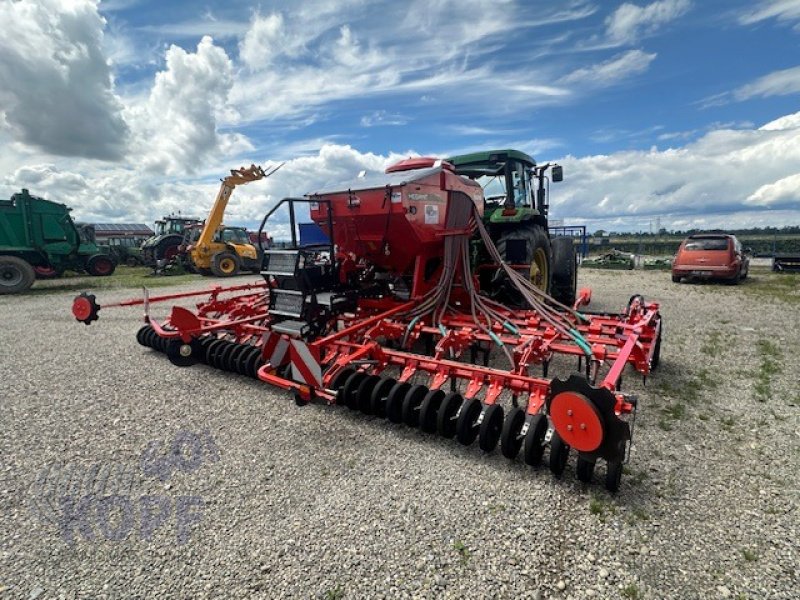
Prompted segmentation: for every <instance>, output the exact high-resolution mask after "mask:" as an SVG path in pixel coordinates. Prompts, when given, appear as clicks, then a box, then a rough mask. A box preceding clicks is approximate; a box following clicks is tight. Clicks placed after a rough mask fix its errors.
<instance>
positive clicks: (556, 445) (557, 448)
mask: <svg viewBox="0 0 800 600" xmlns="http://www.w3.org/2000/svg"><path fill="white" fill-rule="evenodd" d="M567 460H569V445H568V444H567V443H566V442H565V441H564V440H562V439H561V436H560V435H558V432H557V431H553V437H552V438H550V471H552V472H553V475H555V476H556V478H557V479H560V478H561V476H562V475H563V474H564V469H565V468H566V466H567Z"/></svg>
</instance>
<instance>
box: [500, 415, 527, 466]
mask: <svg viewBox="0 0 800 600" xmlns="http://www.w3.org/2000/svg"><path fill="white" fill-rule="evenodd" d="M524 425H525V411H524V410H522V409H521V408H519V407H515V408H513V409H511V412H510V413H508V416H507V417H506V420H505V422H504V423H503V431H502V433H501V434H500V452H501V453H502V454H503V456H505V457H506V458H507V459H509V460H514V459H515V458H516V457H517V454H519V450H520V448H521V447H522V442H523V440H524V438H523V437H522V427H523V426H524Z"/></svg>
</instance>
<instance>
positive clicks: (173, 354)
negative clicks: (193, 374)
mask: <svg viewBox="0 0 800 600" xmlns="http://www.w3.org/2000/svg"><path fill="white" fill-rule="evenodd" d="M193 350H194V348H193V347H192V345H191V344H186V343H184V341H183V340H182V339H180V338H174V339H171V340H169V342H167V352H166V354H167V358H168V359H169V362H171V363H172V364H173V365H175V366H176V367H191V366H192V365H193V364H195V363H196V362H197V359H196V358H195V357H194V353H193Z"/></svg>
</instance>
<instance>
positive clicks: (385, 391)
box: [370, 377, 397, 419]
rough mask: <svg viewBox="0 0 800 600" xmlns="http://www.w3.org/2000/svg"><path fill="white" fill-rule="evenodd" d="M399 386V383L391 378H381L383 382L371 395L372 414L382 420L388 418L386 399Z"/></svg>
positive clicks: (377, 385) (380, 382)
mask: <svg viewBox="0 0 800 600" xmlns="http://www.w3.org/2000/svg"><path fill="white" fill-rule="evenodd" d="M395 385H397V381H396V380H395V379H392V378H391V377H381V380H380V381H379V382H378V383H377V384H376V385H375V387H374V388H373V389H372V394H370V403H371V405H372V406H371V408H372V414H373V415H375V416H376V417H380V418H382V419H385V418H386V399H387V398H388V396H389V392H390V391H391V390H392V388H393V387H394V386H395Z"/></svg>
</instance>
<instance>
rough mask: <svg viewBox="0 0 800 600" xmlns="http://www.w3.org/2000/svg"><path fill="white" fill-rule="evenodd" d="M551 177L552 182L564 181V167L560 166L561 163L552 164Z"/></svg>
mask: <svg viewBox="0 0 800 600" xmlns="http://www.w3.org/2000/svg"><path fill="white" fill-rule="evenodd" d="M551 179H552V180H553V182H554V183H558V182H559V181H564V169H562V168H561V165H553V169H552V173H551Z"/></svg>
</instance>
